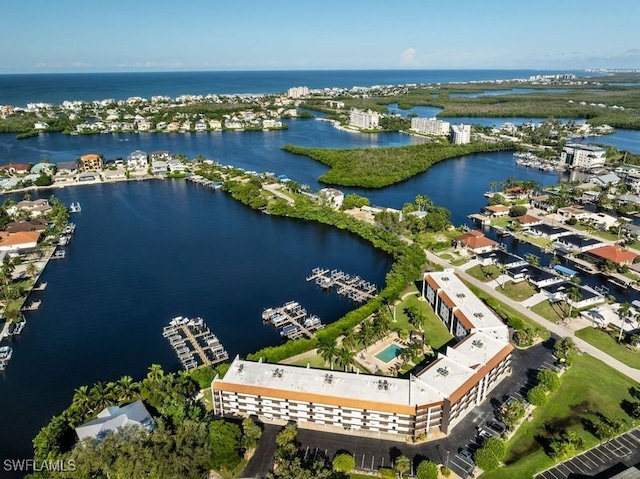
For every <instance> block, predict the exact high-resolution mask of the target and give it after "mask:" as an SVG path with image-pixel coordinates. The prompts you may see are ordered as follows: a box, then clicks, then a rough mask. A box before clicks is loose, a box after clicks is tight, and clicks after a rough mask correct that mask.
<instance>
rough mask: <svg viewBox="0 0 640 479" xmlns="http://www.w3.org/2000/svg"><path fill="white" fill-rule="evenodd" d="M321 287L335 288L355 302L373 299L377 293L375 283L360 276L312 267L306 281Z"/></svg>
mask: <svg viewBox="0 0 640 479" xmlns="http://www.w3.org/2000/svg"><path fill="white" fill-rule="evenodd" d="M314 280H315V283H316V284H317V285H318V286H320V287H321V288H322V289H326V290H329V289H333V288H334V287H335V288H336V289H337V291H338V294H340V295H342V296H346V297H347V298H349V299H351V300H352V301H355V302H356V303H363V302H365V301H368V300H370V299H373V298H375V297H376V295H377V294H378V289H377V287H376V285H375V284H372V283H369V282H368V281H365V280H364V279H362V278H361V277H360V276H351V275H349V274H346V273H344V272H343V271H339V270H337V269H333V270H328V269H324V268H313V270H312V271H311V275H310V276H307V281H314Z"/></svg>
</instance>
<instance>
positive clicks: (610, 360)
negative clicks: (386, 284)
mask: <svg viewBox="0 0 640 479" xmlns="http://www.w3.org/2000/svg"><path fill="white" fill-rule="evenodd" d="M425 253H426V255H427V259H428V260H429V261H431V262H433V263H436V264H438V265H440V266H442V267H444V268H453V270H454V271H455V273H456V274H457V275H458V276H459V277H460V278H463V279H464V280H465V281H468V282H469V283H471V284H473V285H474V286H476V287H477V288H479V289H481V290H483V291H485V292H487V293H489V294H491V295H493V296H496V290H495V289H494V288H493V287H492V286H490V285H489V284H486V283H483V282H482V281H478V280H477V279H475V278H474V277H472V276H470V275H468V274H467V273H466V272H465V271H464V270H463V269H462V268H459V267H452V266H451V265H450V264H449V263H447V262H446V261H445V260H443V259H442V258H439V257H438V256H436V255H435V254H433V253H431V252H430V251H426V250H425ZM500 301H502V302H503V303H505V304H507V305H508V306H510V307H512V308H513V309H515V310H516V311H517V312H518V313H520V314H522V315H523V316H526V317H527V318H529V319H530V320H532V321H534V322H535V323H537V324H539V325H540V326H542V327H544V328H546V329H548V330H549V331H551V332H552V333H554V334H556V335H557V336H560V337H567V336H569V337H571V338H572V339H573V340H574V341H575V343H576V346H577V347H578V348H579V349H580V350H582V351H584V352H585V353H587V354H589V355H591V356H593V357H595V358H597V359H599V360H601V361H603V362H604V363H606V364H608V365H609V366H611V367H612V368H614V369H616V370H618V371H620V372H621V373H622V374H624V375H625V376H627V377H629V378H631V379H633V380H634V381H637V382H640V370H638V369H634V368H631V367H629V366H627V365H626V364H624V363H622V362H620V361H618V360H617V359H616V358H614V357H612V356H609V355H608V354H606V353H605V352H603V351H601V350H600V349H598V348H596V347H595V346H592V345H591V344H589V343H587V342H586V341H583V340H582V339H580V338H578V337H576V335H575V334H574V333H573V331H572V330H571V329H569V328H567V327H565V326H562V325H559V324H555V323H552V322H551V321H548V320H546V319H544V318H543V317H542V316H540V315H538V314H536V313H534V312H532V311H530V310H529V309H527V308H526V307H524V306H523V305H522V304H520V303H518V302H517V301H513V300H512V299H510V298H507V297H506V296H502V295H500Z"/></svg>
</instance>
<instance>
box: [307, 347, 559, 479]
mask: <svg viewBox="0 0 640 479" xmlns="http://www.w3.org/2000/svg"><path fill="white" fill-rule="evenodd" d="M552 366H553V357H552V352H551V342H547V343H546V344H539V345H537V346H534V347H533V348H530V349H528V350H524V351H523V350H516V351H515V353H514V359H513V372H512V374H511V376H509V377H507V378H505V379H504V380H503V381H502V382H501V383H500V384H499V385H498V386H497V387H496V388H495V389H494V390H493V391H492V392H491V393H490V395H489V398H487V400H486V401H485V402H484V403H483V404H481V405H480V406H477V407H476V408H474V409H473V410H472V411H470V412H469V414H468V415H467V416H466V417H465V418H464V419H463V420H462V422H461V423H459V424H458V425H456V426H455V427H454V428H453V430H452V432H451V433H450V434H449V436H447V437H446V438H443V439H440V440H437V441H431V442H427V443H425V444H421V445H416V446H413V445H409V444H405V443H402V442H392V441H386V440H382V439H374V438H367V437H361V436H350V435H340V434H331V433H327V432H321V431H311V430H304V429H299V431H298V440H299V442H300V444H301V448H300V453H301V454H302V456H303V457H305V458H306V459H308V460H314V459H315V460H317V459H321V458H323V457H325V458H327V459H329V460H331V459H333V457H334V456H335V454H336V453H337V452H349V453H351V454H353V456H354V458H355V460H356V467H357V468H358V469H361V470H363V471H367V470H376V469H378V468H380V467H391V466H392V463H393V460H394V459H395V458H396V457H398V456H399V455H401V454H402V455H405V456H407V457H408V458H409V459H411V460H412V466H413V467H414V468H415V467H417V465H418V464H419V463H420V461H422V460H424V459H429V460H432V461H434V462H437V463H439V464H444V465H446V466H447V467H449V468H450V469H451V470H452V471H453V472H455V473H456V474H457V475H458V476H460V477H462V478H466V477H469V475H470V473H471V472H472V471H473V470H474V468H475V465H474V464H473V461H472V460H471V459H469V458H465V457H463V456H461V455H460V454H459V451H460V450H462V449H467V450H469V452H471V453H472V454H473V452H474V451H475V450H477V449H478V448H479V447H480V446H481V444H482V439H481V438H480V436H479V434H478V433H479V428H480V429H483V430H485V431H486V432H487V433H488V434H489V435H491V436H496V437H499V435H500V434H499V433H498V432H496V431H493V430H491V429H490V428H489V427H487V421H495V420H496V411H497V408H498V407H499V405H500V404H501V403H502V402H503V401H504V400H505V399H506V398H507V397H509V396H513V397H515V398H524V396H526V393H527V391H528V390H529V389H530V388H531V387H532V386H533V381H534V379H535V376H536V374H537V372H538V371H539V370H540V369H544V368H551V367H552Z"/></svg>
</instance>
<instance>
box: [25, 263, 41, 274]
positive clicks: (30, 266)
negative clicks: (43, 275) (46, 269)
mask: <svg viewBox="0 0 640 479" xmlns="http://www.w3.org/2000/svg"><path fill="white" fill-rule="evenodd" d="M25 272H26V273H27V276H30V277H34V276H35V275H36V273H37V272H38V267H37V266H36V264H35V263H33V262H32V263H29V264H28V265H27V268H26V270H25Z"/></svg>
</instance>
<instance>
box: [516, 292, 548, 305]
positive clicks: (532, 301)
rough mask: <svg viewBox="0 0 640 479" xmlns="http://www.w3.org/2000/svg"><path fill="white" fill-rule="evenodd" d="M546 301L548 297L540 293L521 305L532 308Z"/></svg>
mask: <svg viewBox="0 0 640 479" xmlns="http://www.w3.org/2000/svg"><path fill="white" fill-rule="evenodd" d="M545 299H547V295H546V294H544V293H542V292H540V293H536V294H534V295H533V296H531V297H530V298H527V299H525V300H524V301H521V302H520V304H521V305H522V306H524V307H525V308H531V307H532V306H535V305H536V304H538V303H541V302H542V301H544V300H545Z"/></svg>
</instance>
